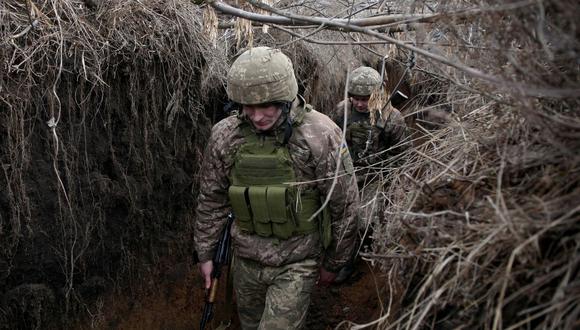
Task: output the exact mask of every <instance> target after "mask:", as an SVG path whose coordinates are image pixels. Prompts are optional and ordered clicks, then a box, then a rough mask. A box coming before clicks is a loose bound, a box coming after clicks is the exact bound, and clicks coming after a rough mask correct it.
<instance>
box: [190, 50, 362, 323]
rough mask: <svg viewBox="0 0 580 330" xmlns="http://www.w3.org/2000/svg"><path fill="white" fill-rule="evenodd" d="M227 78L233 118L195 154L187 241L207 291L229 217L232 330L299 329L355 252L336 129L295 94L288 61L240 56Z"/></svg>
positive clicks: (258, 54)
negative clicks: (317, 295)
mask: <svg viewBox="0 0 580 330" xmlns="http://www.w3.org/2000/svg"><path fill="white" fill-rule="evenodd" d="M227 79H228V84H227V94H228V97H229V98H230V100H231V101H233V102H235V103H237V104H239V105H240V107H241V111H240V113H239V114H238V115H234V116H230V117H228V118H226V119H224V120H222V121H220V122H219V123H217V124H216V125H215V126H214V127H213V129H212V133H211V137H210V139H209V143H208V145H207V148H206V150H205V154H204V159H203V164H202V167H201V173H200V178H201V183H200V193H199V198H198V207H197V219H196V222H195V234H194V241H195V248H196V251H197V253H198V255H199V260H200V272H201V275H202V277H203V278H204V280H205V287H206V288H209V286H210V274H211V270H212V268H213V263H212V261H211V258H212V255H213V253H214V249H215V245H216V242H217V241H218V236H219V234H220V232H221V230H222V229H223V227H224V224H225V221H226V216H227V214H228V212H229V211H230V210H233V212H234V214H235V217H236V221H235V222H234V225H233V227H232V239H233V246H234V255H235V259H234V265H233V266H232V268H233V277H234V279H233V284H234V291H235V293H236V299H237V306H238V313H239V317H240V321H241V325H242V328H243V329H300V328H301V327H302V326H303V325H304V322H305V318H306V313H307V310H308V306H309V303H310V293H311V292H312V289H313V287H314V285H315V284H316V283H317V281H318V282H319V284H322V285H327V284H329V283H331V282H332V281H333V279H334V277H335V276H336V275H335V273H336V272H337V271H338V270H339V269H341V267H343V266H344V265H345V264H346V263H347V262H348V260H349V257H350V256H351V255H352V253H353V250H354V248H355V244H356V235H357V234H356V233H357V227H356V226H357V223H356V221H355V215H356V212H357V211H356V210H357V208H358V203H359V200H358V198H359V197H358V188H357V185H356V181H355V179H354V174H353V167H352V160H351V158H350V155H349V153H348V150H347V149H346V148H343V149H341V135H340V129H339V128H338V127H337V126H336V125H335V124H334V122H332V120H330V118H328V117H327V116H325V115H323V114H321V113H319V112H317V111H315V110H314V109H312V107H311V106H310V105H308V104H306V103H305V102H304V99H303V98H302V97H300V96H298V95H297V93H298V86H297V82H296V77H295V75H294V69H293V66H292V62H291V61H290V59H289V58H288V57H287V56H286V55H284V54H283V53H282V52H281V51H280V50H277V49H272V48H268V47H257V48H253V49H251V50H248V51H246V52H244V53H243V54H242V55H240V56H239V57H238V58H237V59H236V60H235V61H234V63H233V64H232V66H231V68H230V71H229V73H228V78H227ZM338 164H340V170H339V175H338V176H337V177H336V178H335V171H336V168H337V165H338ZM333 180H336V184H335V186H334V188H331V187H332V186H333ZM331 190H332V191H331ZM327 198H328V203H327V204H326V207H325V208H324V211H323V212H321V213H320V214H318V215H315V214H316V213H317V211H318V210H319V209H321V207H322V206H323V203H324V201H325V200H326V199H327Z"/></svg>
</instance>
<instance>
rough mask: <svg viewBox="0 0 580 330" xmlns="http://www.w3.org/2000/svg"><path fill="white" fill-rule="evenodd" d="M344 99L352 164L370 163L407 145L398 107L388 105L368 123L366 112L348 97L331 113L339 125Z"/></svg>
mask: <svg viewBox="0 0 580 330" xmlns="http://www.w3.org/2000/svg"><path fill="white" fill-rule="evenodd" d="M345 102H346V109H347V111H348V116H347V123H346V143H347V145H348V148H349V149H350V154H351V156H352V159H353V161H354V164H355V165H356V166H365V165H369V164H373V163H375V162H377V161H380V160H384V159H387V158H388V157H389V156H392V155H395V154H398V153H401V152H403V151H404V150H405V149H407V148H408V147H407V146H408V145H409V143H403V141H404V140H405V138H406V137H407V126H406V124H405V120H404V118H403V115H401V113H400V112H399V110H397V109H395V108H393V107H389V108H388V111H387V113H386V114H385V115H384V116H383V117H382V118H378V119H377V123H376V124H375V125H374V126H372V127H371V122H370V114H369V113H362V112H359V111H356V110H355V109H354V108H353V107H352V105H351V102H350V101H348V100H347V101H341V102H340V103H338V104H337V105H336V108H335V112H334V117H333V120H334V122H335V123H336V124H337V125H338V126H339V127H341V128H342V127H343V125H344V109H345ZM369 131H370V134H371V135H370V139H369ZM367 141H368V146H367Z"/></svg>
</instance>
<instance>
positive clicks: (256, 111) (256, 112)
mask: <svg viewBox="0 0 580 330" xmlns="http://www.w3.org/2000/svg"><path fill="white" fill-rule="evenodd" d="M242 111H243V112H244V114H245V115H246V116H248V118H249V119H250V121H251V122H252V124H254V127H255V128H256V129H257V130H259V131H267V130H269V129H271V128H272V127H273V126H274V124H276V122H277V121H278V118H280V115H281V114H282V109H280V108H279V107H278V106H276V105H273V104H270V105H268V104H258V105H244V106H243V108H242Z"/></svg>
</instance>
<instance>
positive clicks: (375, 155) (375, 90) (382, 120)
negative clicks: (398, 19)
mask: <svg viewBox="0 0 580 330" xmlns="http://www.w3.org/2000/svg"><path fill="white" fill-rule="evenodd" d="M382 87H383V85H382V81H381V75H380V74H379V73H378V72H377V71H376V70H375V69H373V68H370V67H367V66H361V67H359V68H357V69H355V70H353V71H352V73H351V76H350V79H349V81H348V99H347V100H343V101H341V102H340V103H339V104H338V105H337V106H336V109H335V115H334V121H335V123H336V124H337V125H338V126H339V127H343V126H344V115H345V109H346V112H347V123H346V134H345V135H346V143H347V145H348V148H349V149H350V153H351V155H352V159H353V162H354V165H355V167H357V181H358V185H359V189H360V190H361V193H362V196H361V211H360V214H359V218H358V219H359V220H358V221H359V228H360V230H361V235H360V236H361V237H360V238H361V240H363V238H364V239H367V238H368V237H369V236H370V234H369V233H370V232H371V231H372V227H370V224H371V219H372V218H375V217H377V216H378V215H379V213H380V210H381V206H382V205H380V204H381V203H382V199H381V198H377V191H378V189H379V182H377V180H376V176H377V175H376V173H375V171H372V170H371V169H370V166H372V165H375V164H379V162H381V161H383V160H386V159H388V158H389V157H390V156H393V155H396V154H398V153H401V152H402V151H404V150H405V149H406V148H407V145H408V143H405V141H404V140H405V138H406V136H407V133H406V132H407V128H406V125H405V120H404V118H403V116H402V115H401V113H400V112H399V111H398V110H397V109H395V108H393V107H392V106H390V105H388V106H387V107H384V104H381V103H380V101H381V98H380V97H376V96H377V95H380V93H381V91H382ZM371 97H375V99H374V100H371ZM373 101H374V103H375V104H374V107H375V109H372V110H374V111H371V109H370V108H369V103H370V102H373ZM383 108H385V110H386V111H382V110H383ZM379 166H380V164H379ZM365 233H366V234H365ZM365 243H369V242H365ZM363 244H364V243H363ZM355 253H356V251H355ZM354 259H355V256H354V255H353V257H352V260H351V262H350V263H349V264H348V265H347V266H346V267H344V268H342V269H341V270H340V272H339V274H338V276H337V278H335V280H336V282H337V283H341V282H344V281H345V280H346V279H347V278H348V277H350V275H351V274H352V273H353V272H354Z"/></svg>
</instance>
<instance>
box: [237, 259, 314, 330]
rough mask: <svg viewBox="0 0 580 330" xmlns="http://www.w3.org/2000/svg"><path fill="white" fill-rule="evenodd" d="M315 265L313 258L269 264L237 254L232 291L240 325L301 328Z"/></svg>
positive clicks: (264, 329)
mask: <svg viewBox="0 0 580 330" xmlns="http://www.w3.org/2000/svg"><path fill="white" fill-rule="evenodd" d="M318 267H319V265H318V262H317V261H316V260H313V259H306V260H302V261H300V262H296V263H292V264H289V265H284V266H280V267H269V266H264V265H262V264H260V263H258V262H256V261H253V260H249V259H243V258H236V259H235V262H234V266H233V270H234V273H233V276H234V291H235V293H236V300H237V305H238V314H239V317H240V323H241V325H242V329H244V330H248V329H260V330H277V329H280V330H287V329H301V328H302V327H303V326H304V323H305V321H306V314H307V312H308V306H309V305H310V294H311V293H312V290H313V288H314V285H315V284H316V280H317V279H318V272H319V270H318Z"/></svg>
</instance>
